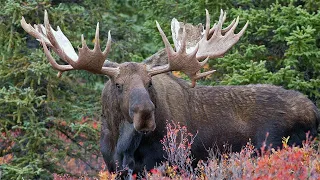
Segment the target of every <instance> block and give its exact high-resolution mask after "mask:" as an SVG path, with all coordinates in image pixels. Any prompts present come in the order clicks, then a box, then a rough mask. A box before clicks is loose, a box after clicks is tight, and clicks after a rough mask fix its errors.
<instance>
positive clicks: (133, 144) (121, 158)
mask: <svg viewBox="0 0 320 180" xmlns="http://www.w3.org/2000/svg"><path fill="white" fill-rule="evenodd" d="M141 138H142V134H141V133H139V132H137V131H136V130H135V129H134V127H133V124H131V123H129V122H127V121H125V122H123V123H122V124H121V126H120V136H119V139H118V142H117V148H116V153H115V155H116V158H115V159H117V161H118V163H119V165H122V168H129V170H133V169H134V166H135V160H134V153H135V151H136V150H137V148H138V146H139V145H140V142H141Z"/></svg>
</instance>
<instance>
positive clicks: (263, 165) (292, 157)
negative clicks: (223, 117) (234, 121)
mask: <svg viewBox="0 0 320 180" xmlns="http://www.w3.org/2000/svg"><path fill="white" fill-rule="evenodd" d="M306 136H307V140H306V141H304V143H303V145H302V147H296V146H293V147H292V146H288V145H287V142H288V140H289V138H290V137H287V138H283V147H282V148H279V149H273V148H270V146H267V145H266V144H265V145H264V146H263V147H262V148H261V149H260V150H259V151H257V149H256V148H255V147H254V146H253V145H252V143H250V142H248V143H247V145H246V146H244V147H243V149H242V150H241V152H233V153H231V152H229V153H228V152H226V153H219V154H217V153H215V154H214V155H213V156H211V157H209V158H208V160H207V161H204V160H200V161H199V162H198V163H197V166H196V167H192V166H191V163H192V153H191V147H192V143H193V141H194V139H195V138H196V136H193V135H192V134H190V133H188V132H187V128H186V127H185V126H180V125H179V124H175V123H173V122H172V123H168V124H167V135H166V136H165V137H164V138H163V140H162V144H163V148H164V150H165V151H166V153H167V155H166V158H167V162H164V163H163V165H162V166H159V167H155V168H154V169H152V170H150V171H149V172H144V173H142V174H140V175H136V174H134V175H132V176H131V178H132V179H136V178H142V179H159V178H161V179H203V180H207V179H256V180H258V179H319V178H320V154H319V153H320V146H319V145H320V143H319V142H318V141H317V140H315V139H314V140H311V137H309V136H308V134H306ZM99 177H100V179H116V177H117V176H116V174H110V173H109V172H106V171H101V172H100V173H99Z"/></svg>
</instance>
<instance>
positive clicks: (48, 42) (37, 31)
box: [21, 11, 120, 77]
mask: <svg viewBox="0 0 320 180" xmlns="http://www.w3.org/2000/svg"><path fill="white" fill-rule="evenodd" d="M21 25H22V27H23V28H24V29H25V30H26V32H28V33H29V34H30V35H32V36H33V37H35V38H37V39H38V40H39V41H40V42H41V44H42V46H43V49H44V52H45V54H46V56H47V58H48V60H49V62H50V64H51V65H52V67H53V68H54V69H56V70H58V71H59V73H58V76H61V74H62V72H64V71H69V70H74V69H79V70H86V71H89V72H92V73H95V74H105V75H108V76H111V77H114V76H117V75H118V74H119V71H120V70H119V68H118V67H117V68H114V67H102V66H103V63H104V61H105V60H106V58H107V55H108V53H109V51H110V48H111V34H110V31H109V32H108V42H107V45H106V48H105V50H104V51H103V52H102V51H101V49H100V39H99V23H97V27H96V33H95V44H94V48H93V50H90V49H89V48H88V46H87V44H86V42H85V39H84V37H83V35H82V36H81V43H82V47H81V48H78V50H79V56H78V55H77V53H76V52H75V50H74V48H73V46H72V44H71V43H70V41H69V40H68V38H67V37H66V36H65V35H64V34H63V32H62V31H61V29H60V28H59V26H58V27H57V31H55V30H53V29H52V27H51V25H50V23H49V18H48V13H47V11H45V12H44V26H42V25H34V27H35V28H33V27H32V26H31V25H30V24H27V23H26V22H25V19H24V18H23V17H22V19H21ZM47 46H50V47H51V49H52V50H53V51H55V52H56V53H57V54H58V56H59V57H60V58H61V59H62V60H63V61H65V62H67V63H68V64H69V65H59V64H58V63H57V62H56V61H55V60H54V58H53V57H52V56H51V53H50V51H49V50H48V47H47Z"/></svg>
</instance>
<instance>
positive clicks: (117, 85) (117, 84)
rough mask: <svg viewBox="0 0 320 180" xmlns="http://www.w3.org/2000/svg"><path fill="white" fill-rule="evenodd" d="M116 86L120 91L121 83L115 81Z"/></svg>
mask: <svg viewBox="0 0 320 180" xmlns="http://www.w3.org/2000/svg"><path fill="white" fill-rule="evenodd" d="M116 87H117V89H118V90H119V91H122V87H123V86H122V84H119V83H116Z"/></svg>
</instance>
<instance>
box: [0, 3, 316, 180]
mask: <svg viewBox="0 0 320 180" xmlns="http://www.w3.org/2000/svg"><path fill="white" fill-rule="evenodd" d="M0 4H1V10H0V132H1V133H0V179H1V176H2V177H3V178H4V179H22V178H23V179H51V178H53V174H54V173H61V174H65V173H71V174H77V173H79V170H80V169H81V168H82V169H81V170H82V172H83V171H85V172H87V173H88V174H94V173H95V172H96V171H99V170H101V168H102V166H103V162H102V161H101V155H100V152H99V143H98V142H99V140H98V139H99V135H100V133H99V132H100V124H99V123H100V121H99V116H100V111H101V102H100V94H101V90H102V88H103V84H104V82H105V81H106V80H107V79H106V77H104V76H99V75H92V74H89V73H87V72H83V71H72V72H66V73H64V74H63V76H62V77H61V78H60V79H59V78H57V76H56V73H57V72H56V71H55V70H53V69H52V68H51V67H50V65H49V63H48V61H47V59H46V57H45V55H44V53H43V51H42V48H41V47H40V46H39V42H38V41H36V40H35V39H34V38H33V37H30V36H29V35H27V33H26V32H25V31H24V30H23V29H22V27H21V25H20V20H21V17H22V16H24V17H25V19H26V21H27V22H28V23H32V24H34V23H37V24H38V23H43V16H44V10H47V11H48V13H49V19H50V22H51V24H52V25H53V27H56V26H60V28H61V29H62V31H63V32H64V33H65V35H66V36H67V37H68V38H69V40H70V41H71V42H72V44H73V45H74V47H77V46H80V44H81V43H80V39H81V38H80V36H81V34H84V36H85V38H86V39H87V43H88V44H89V46H90V47H92V46H93V41H94V33H95V26H96V23H97V22H100V39H101V44H102V46H103V47H104V45H105V43H106V40H107V33H108V31H109V30H111V35H112V48H111V52H110V55H109V57H108V59H111V60H112V61H115V62H125V61H136V62H140V61H142V60H144V59H146V58H147V57H149V56H150V55H152V54H154V53H156V52H157V51H158V50H161V49H162V48H163V47H164V46H163V43H162V40H161V37H160V35H159V33H158V31H157V29H156V26H155V20H157V21H158V22H159V23H160V24H161V26H162V27H163V29H164V31H165V32H166V34H167V35H168V34H170V22H171V19H172V18H173V17H175V18H177V19H178V20H179V21H184V22H189V23H193V24H198V23H203V24H204V22H205V9H208V11H209V12H210V15H211V19H212V21H211V23H212V24H213V21H216V20H218V17H219V13H220V9H224V10H226V11H227V20H226V23H225V26H226V25H227V24H228V23H230V22H231V21H232V20H233V19H234V18H236V17H237V16H240V23H239V25H238V27H242V26H243V25H244V24H245V23H246V21H247V20H249V21H250V24H249V26H248V28H247V30H246V33H245V35H244V36H243V37H242V38H241V39H240V41H239V42H238V43H237V44H236V45H235V46H234V47H233V48H232V49H231V50H230V51H229V52H228V53H226V55H225V56H224V57H223V58H219V59H215V60H211V61H210V63H209V66H210V67H209V68H212V69H216V70H217V72H216V73H215V74H213V75H212V76H210V77H209V78H206V79H205V80H203V81H201V83H202V84H206V85H243V84H257V83H264V84H265V83H267V84H275V85H279V86H283V87H284V88H286V89H294V90H298V91H300V92H302V93H304V94H305V95H306V96H308V97H309V98H310V99H311V100H312V101H313V102H314V103H315V104H316V105H317V106H318V107H320V50H319V48H320V11H319V7H320V1H314V0H277V1H271V0H266V1H265V0H217V1H207V0H183V1H173V0H156V1H155V0H137V1H134V0H133V1H130V0H121V1H111V0H110V1H108V0H97V1H90V0H69V1H68V0H51V1H50V0H44V1H21V0H0ZM238 29H240V28H238ZM170 38H171V37H169V39H170ZM170 40H171V39H170ZM79 164H82V165H81V166H82V167H79ZM77 166H78V167H77Z"/></svg>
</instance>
